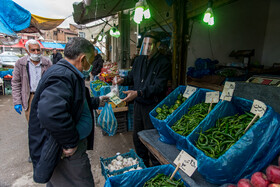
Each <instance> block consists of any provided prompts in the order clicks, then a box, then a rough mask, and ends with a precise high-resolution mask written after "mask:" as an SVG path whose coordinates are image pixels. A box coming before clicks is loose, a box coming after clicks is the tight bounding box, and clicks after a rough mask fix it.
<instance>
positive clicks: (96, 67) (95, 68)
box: [91, 49, 104, 78]
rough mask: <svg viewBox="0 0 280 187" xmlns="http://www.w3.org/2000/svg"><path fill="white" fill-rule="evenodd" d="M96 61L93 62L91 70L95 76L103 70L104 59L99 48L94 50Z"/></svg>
mask: <svg viewBox="0 0 280 187" xmlns="http://www.w3.org/2000/svg"><path fill="white" fill-rule="evenodd" d="M94 55H95V57H94V61H93V62H92V71H91V75H92V76H93V78H94V77H95V76H96V75H98V74H99V73H100V72H101V69H102V67H103V62H104V61H103V59H102V57H101V55H100V54H98V50H97V49H95V50H94Z"/></svg>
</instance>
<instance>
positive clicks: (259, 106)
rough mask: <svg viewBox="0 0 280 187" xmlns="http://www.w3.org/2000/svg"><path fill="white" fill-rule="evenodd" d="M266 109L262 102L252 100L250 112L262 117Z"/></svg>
mask: <svg viewBox="0 0 280 187" xmlns="http://www.w3.org/2000/svg"><path fill="white" fill-rule="evenodd" d="M266 108H267V106H266V105H265V104H264V103H263V102H261V101H259V100H256V99H254V102H253V105H252V108H251V111H250V112H251V113H253V114H256V115H258V116H260V117H262V116H263V115H264V113H265V111H266Z"/></svg>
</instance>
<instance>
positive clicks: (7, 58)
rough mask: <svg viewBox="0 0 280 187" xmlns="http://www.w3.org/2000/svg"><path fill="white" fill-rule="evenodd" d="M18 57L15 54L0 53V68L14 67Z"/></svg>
mask: <svg viewBox="0 0 280 187" xmlns="http://www.w3.org/2000/svg"><path fill="white" fill-rule="evenodd" d="M18 59H19V57H18V56H16V55H0V68H4V67H6V68H14V67H15V64H16V61H17V60H18Z"/></svg>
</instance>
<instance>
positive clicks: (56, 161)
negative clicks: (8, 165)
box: [28, 37, 108, 187]
mask: <svg viewBox="0 0 280 187" xmlns="http://www.w3.org/2000/svg"><path fill="white" fill-rule="evenodd" d="M93 53H94V47H93V45H92V44H91V43H90V42H89V41H88V40H86V39H84V38H80V37H75V38H73V39H71V40H70V41H69V42H68V43H67V44H66V46H65V51H64V55H65V59H61V60H60V61H59V62H58V63H57V64H55V65H53V66H52V67H51V68H50V69H49V70H48V71H47V72H46V73H45V74H44V76H43V77H42V79H41V81H40V83H39V85H38V89H37V92H36V94H35V96H34V99H33V102H32V105H31V113H30V121H29V129H28V135H29V136H28V137H29V150H30V156H31V158H32V163H33V170H34V176H33V177H34V180H35V182H39V183H45V182H48V183H47V186H49V187H52V186H84V187H87V186H94V181H93V177H92V173H91V166H90V162H89V159H88V156H87V153H86V149H87V143H92V141H93V140H92V137H93V136H92V134H93V130H94V126H93V114H92V110H93V109H97V108H98V107H99V106H104V104H105V102H106V101H107V99H108V97H106V96H101V97H99V98H98V97H95V98H90V97H89V95H90V94H89V91H88V89H86V87H85V81H84V78H85V77H84V74H86V73H87V74H88V73H90V71H91V67H92V66H91V62H92V61H93V58H94V54H93ZM89 137H91V139H90V138H89ZM88 140H89V141H90V142H88Z"/></svg>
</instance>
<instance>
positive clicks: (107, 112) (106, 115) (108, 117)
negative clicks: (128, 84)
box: [97, 103, 118, 136]
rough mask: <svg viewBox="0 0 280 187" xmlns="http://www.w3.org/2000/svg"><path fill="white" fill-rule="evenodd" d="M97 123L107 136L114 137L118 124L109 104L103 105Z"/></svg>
mask: <svg viewBox="0 0 280 187" xmlns="http://www.w3.org/2000/svg"><path fill="white" fill-rule="evenodd" d="M97 122H98V124H99V125H100V127H101V128H102V129H103V130H104V131H105V132H106V133H107V134H108V135H109V136H114V135H115V134H116V132H117V128H118V122H117V119H116V117H115V114H114V112H113V108H112V106H111V105H110V104H108V103H105V106H104V107H103V109H102V111H101V113H100V115H99V117H98V119H97Z"/></svg>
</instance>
